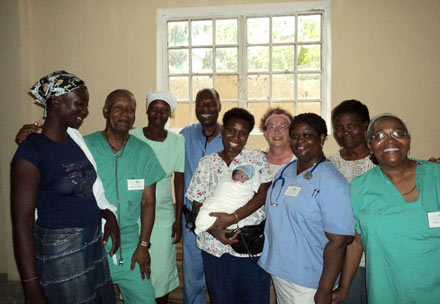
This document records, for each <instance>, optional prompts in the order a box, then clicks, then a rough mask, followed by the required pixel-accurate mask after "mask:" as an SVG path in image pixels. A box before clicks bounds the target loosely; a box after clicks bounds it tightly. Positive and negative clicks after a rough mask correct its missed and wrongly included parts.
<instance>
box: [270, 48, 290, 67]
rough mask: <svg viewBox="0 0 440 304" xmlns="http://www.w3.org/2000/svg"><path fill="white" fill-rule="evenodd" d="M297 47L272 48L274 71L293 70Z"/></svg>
mask: <svg viewBox="0 0 440 304" xmlns="http://www.w3.org/2000/svg"><path fill="white" fill-rule="evenodd" d="M294 56H295V47H294V46H293V45H292V46H274V47H273V48H272V69H273V70H274V71H293V66H294V64H293V63H294V59H293V58H294Z"/></svg>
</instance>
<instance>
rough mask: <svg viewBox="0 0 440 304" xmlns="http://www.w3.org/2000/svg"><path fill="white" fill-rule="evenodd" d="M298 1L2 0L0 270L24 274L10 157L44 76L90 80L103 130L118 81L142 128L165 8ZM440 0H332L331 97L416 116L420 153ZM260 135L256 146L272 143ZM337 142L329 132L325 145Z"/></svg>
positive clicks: (96, 122)
mask: <svg viewBox="0 0 440 304" xmlns="http://www.w3.org/2000/svg"><path fill="white" fill-rule="evenodd" d="M264 2H289V1H282V0H275V1H255V0H242V1H240V0H226V1H225V0H222V1H220V0H211V1H207V0H187V1H181V0H160V1H158V0H150V1H143V0H127V1H119V0H105V1H104V0H101V1H99V0H95V1H90V0H89V1H80V2H74V1H70V0H16V1H14V0H2V1H0V14H1V15H0V29H1V35H2V38H3V37H5V38H6V39H5V40H3V39H2V40H3V41H8V43H7V44H3V46H2V48H1V50H0V64H1V68H2V71H3V73H1V74H2V75H0V77H1V80H2V81H1V82H0V102H1V103H2V104H3V105H4V107H3V111H2V113H1V117H2V120H1V122H0V123H1V124H2V125H1V128H0V132H1V136H2V140H3V145H2V147H1V148H0V153H1V154H0V157H1V164H0V169H1V179H0V187H1V201H2V204H1V206H0V208H2V210H1V211H3V212H1V214H0V239H1V240H3V244H5V246H0V272H8V274H9V276H10V278H17V277H18V276H17V272H16V269H15V263H14V260H13V256H12V246H11V236H10V220H9V162H10V160H11V158H12V155H13V153H14V151H15V148H16V146H15V144H14V143H13V140H14V137H15V134H16V130H18V128H19V126H21V125H22V124H24V123H29V122H32V121H35V120H38V119H40V118H41V116H42V110H41V109H40V108H39V107H37V106H35V105H32V99H31V98H30V97H29V96H27V94H26V92H27V89H28V88H29V87H30V86H31V85H32V84H33V82H34V81H35V80H37V79H38V78H39V77H41V76H42V75H45V74H47V73H49V72H51V71H54V70H56V69H65V70H67V71H70V72H72V73H75V74H78V75H79V76H80V77H81V78H83V79H84V80H86V82H87V84H88V87H89V91H90V107H89V111H90V114H89V117H88V119H87V120H86V121H85V123H84V125H83V126H82V128H81V131H82V133H83V134H88V133H90V132H92V131H96V130H98V129H103V128H104V119H103V117H102V105H103V103H104V99H105V96H106V95H107V94H108V93H109V92H110V91H112V90H114V89H117V88H127V89H129V90H131V91H132V92H133V93H134V94H135V96H136V97H137V100H138V109H137V122H136V126H137V127H139V126H142V125H144V124H145V121H146V118H145V104H144V100H145V95H146V93H147V92H148V91H150V90H153V89H155V87H156V59H155V58H156V9H157V8H165V7H182V6H204V5H229V4H249V3H264ZM439 15H440V1H438V0H423V1H414V0H388V1H381V0H370V1H364V0H333V1H332V4H331V27H332V41H331V42H332V95H331V96H332V105H333V106H334V105H335V104H338V103H339V102H340V101H342V100H345V99H351V98H356V99H360V100H361V101H363V102H364V103H366V104H367V105H368V107H369V108H370V111H371V114H372V116H374V115H376V114H379V113H381V112H393V113H395V114H397V115H400V116H401V117H402V118H403V120H404V121H406V122H407V123H408V127H409V129H410V132H411V133H412V135H413V144H412V152H411V155H412V156H416V157H421V158H427V157H428V156H431V155H437V156H439V154H440V141H437V140H435V136H436V135H437V134H439V131H440V123H439V122H438V120H439V119H438V118H439V117H440V106H439V105H438V104H439V97H438V94H437V89H438V87H439V81H438V76H437V73H438V71H439V70H440V60H439V58H438V54H440V18H438V16H439ZM265 145H266V144H265V141H264V139H263V137H262V136H252V137H251V138H250V140H249V144H248V148H257V147H263V146H265ZM336 150H337V145H336V144H335V141H334V140H333V139H332V138H331V136H330V137H329V140H328V141H327V143H326V145H325V151H326V152H327V153H331V152H334V151H336Z"/></svg>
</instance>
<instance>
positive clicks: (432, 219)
mask: <svg viewBox="0 0 440 304" xmlns="http://www.w3.org/2000/svg"><path fill="white" fill-rule="evenodd" d="M428 222H429V228H440V211H436V212H428Z"/></svg>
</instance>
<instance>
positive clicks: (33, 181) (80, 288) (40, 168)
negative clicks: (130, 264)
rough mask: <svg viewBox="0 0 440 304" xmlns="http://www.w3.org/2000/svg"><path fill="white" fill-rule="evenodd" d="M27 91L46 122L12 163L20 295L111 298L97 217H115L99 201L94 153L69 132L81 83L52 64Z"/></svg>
mask: <svg viewBox="0 0 440 304" xmlns="http://www.w3.org/2000/svg"><path fill="white" fill-rule="evenodd" d="M30 93H31V94H32V95H33V96H35V98H36V102H37V103H39V104H40V105H42V106H43V107H44V109H45V116H46V119H45V123H44V125H43V127H42V132H41V134H31V135H29V136H28V138H27V139H26V140H25V141H24V142H23V143H22V144H21V145H20V146H19V148H18V149H17V152H16V153H15V155H14V158H13V160H12V165H11V215H12V228H13V242H14V251H15V257H16V262H17V266H18V270H19V272H20V276H21V279H22V284H23V290H24V295H25V300H26V303H49V302H50V303H115V297H114V292H113V284H112V281H111V278H110V272H109V268H108V264H107V258H106V256H105V250H104V247H103V245H102V243H103V241H102V237H101V217H103V218H105V219H106V220H107V223H108V225H106V229H110V228H109V226H113V227H117V223H116V218H115V216H114V214H113V213H112V212H111V211H109V210H108V209H106V210H101V209H100V208H99V207H98V205H97V201H96V199H95V196H94V192H93V189H94V188H93V187H94V183H95V181H96V179H97V175H96V170H95V168H94V165H93V164H92V163H91V161H92V162H94V161H93V160H91V161H90V160H89V158H88V157H87V156H86V154H85V152H86V151H85V150H84V151H83V149H86V148H84V147H83V148H80V146H78V144H77V143H76V142H75V140H74V139H72V137H70V135H69V134H68V132H67V129H68V128H69V127H70V128H73V129H77V128H79V127H80V126H81V124H82V122H83V120H84V119H85V118H86V117H87V115H88V102H89V95H88V91H87V87H86V85H85V83H84V82H83V81H82V80H81V79H79V78H78V77H76V76H75V75H72V74H69V73H67V72H65V71H56V72H53V73H51V74H49V75H47V76H45V77H43V78H41V79H40V80H39V81H38V82H37V83H36V84H35V85H34V86H33V87H32V88H31V90H30ZM79 137H80V136H79ZM84 146H85V145H84ZM35 210H37V213H38V218H37V220H36V221H35V220H34V218H35V217H34V214H35ZM115 225H116V226H115ZM113 231H114V230H113ZM105 238H106V237H105Z"/></svg>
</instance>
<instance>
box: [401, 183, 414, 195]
mask: <svg viewBox="0 0 440 304" xmlns="http://www.w3.org/2000/svg"><path fill="white" fill-rule="evenodd" d="M416 187H417V185H414V187H413V188H412V189H411V190H409V191H408V192H405V193H402V192H400V194H402V195H408V194H410V193H411V192H413V191H414V190H415V189H416Z"/></svg>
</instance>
